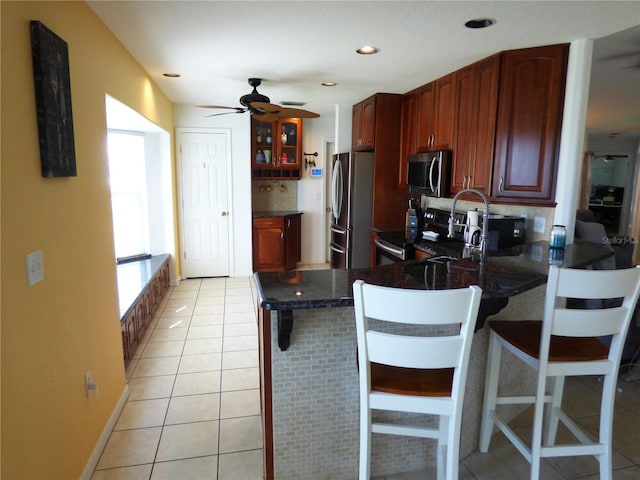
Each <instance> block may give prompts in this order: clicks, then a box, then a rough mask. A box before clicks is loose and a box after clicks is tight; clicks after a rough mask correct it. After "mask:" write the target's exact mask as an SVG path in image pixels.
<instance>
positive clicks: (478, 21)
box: [464, 18, 496, 28]
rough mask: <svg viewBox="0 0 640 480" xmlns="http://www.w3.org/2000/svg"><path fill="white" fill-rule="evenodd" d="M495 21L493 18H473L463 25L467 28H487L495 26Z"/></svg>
mask: <svg viewBox="0 0 640 480" xmlns="http://www.w3.org/2000/svg"><path fill="white" fill-rule="evenodd" d="M495 23H496V21H495V20H494V19H493V18H474V19H473V20H469V21H468V22H467V23H465V24H464V26H465V27H467V28H487V27H490V26H491V25H495Z"/></svg>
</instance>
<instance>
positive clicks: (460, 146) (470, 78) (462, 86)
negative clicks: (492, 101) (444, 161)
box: [451, 65, 478, 194]
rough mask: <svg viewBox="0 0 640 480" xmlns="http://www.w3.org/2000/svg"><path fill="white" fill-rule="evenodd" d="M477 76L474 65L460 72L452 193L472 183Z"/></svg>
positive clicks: (476, 113)
mask: <svg viewBox="0 0 640 480" xmlns="http://www.w3.org/2000/svg"><path fill="white" fill-rule="evenodd" d="M476 78H477V77H476V69H475V67H474V66H473V65H472V66H469V67H467V68H464V69H462V70H460V71H459V72H458V78H457V82H458V86H457V94H456V96H457V98H456V109H457V113H456V125H455V143H454V147H453V159H452V161H453V165H452V167H451V193H454V194H455V193H458V192H459V191H460V190H462V189H463V188H467V187H468V185H469V184H470V178H469V177H470V175H471V174H470V171H471V165H472V164H473V162H474V157H475V147H476V130H477V129H476V126H477V121H478V108H477V107H478V104H477V101H476V98H477V91H478V89H477V85H476Z"/></svg>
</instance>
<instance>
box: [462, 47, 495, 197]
mask: <svg viewBox="0 0 640 480" xmlns="http://www.w3.org/2000/svg"><path fill="white" fill-rule="evenodd" d="M499 83H500V55H493V56H492V57H489V58H487V59H485V60H482V61H480V62H478V63H477V64H476V84H477V86H478V93H477V95H476V100H477V113H476V140H475V157H474V162H473V164H472V165H471V169H470V170H469V175H470V176H471V182H470V185H471V188H475V189H477V190H480V191H482V192H484V193H486V194H489V192H490V190H491V175H492V172H493V152H494V145H495V140H496V116H497V113H498V87H499Z"/></svg>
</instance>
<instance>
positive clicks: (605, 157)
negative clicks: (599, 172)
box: [595, 155, 629, 163]
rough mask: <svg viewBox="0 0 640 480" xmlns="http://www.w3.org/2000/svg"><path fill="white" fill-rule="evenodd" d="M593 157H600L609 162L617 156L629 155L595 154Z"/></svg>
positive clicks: (624, 156)
mask: <svg viewBox="0 0 640 480" xmlns="http://www.w3.org/2000/svg"><path fill="white" fill-rule="evenodd" d="M595 158H600V159H602V160H604V161H605V162H606V163H609V162H611V161H613V160H615V159H617V158H629V155H597V156H596V157H595Z"/></svg>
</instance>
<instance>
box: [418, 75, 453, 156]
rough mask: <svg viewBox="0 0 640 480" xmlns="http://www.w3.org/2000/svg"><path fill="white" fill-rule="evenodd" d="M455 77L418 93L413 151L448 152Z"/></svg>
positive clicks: (445, 78) (432, 84)
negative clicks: (445, 150)
mask: <svg viewBox="0 0 640 480" xmlns="http://www.w3.org/2000/svg"><path fill="white" fill-rule="evenodd" d="M455 102H456V73H455V72H454V73H452V74H449V75H447V76H445V77H442V78H439V79H438V80H435V81H434V82H431V83H428V84H427V85H424V86H422V87H420V88H419V89H418V114H417V117H418V118H417V133H416V135H417V151H419V152H429V151H433V150H443V149H450V148H451V147H452V146H453V127H454V122H455Z"/></svg>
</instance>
